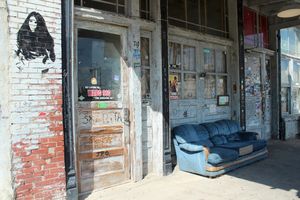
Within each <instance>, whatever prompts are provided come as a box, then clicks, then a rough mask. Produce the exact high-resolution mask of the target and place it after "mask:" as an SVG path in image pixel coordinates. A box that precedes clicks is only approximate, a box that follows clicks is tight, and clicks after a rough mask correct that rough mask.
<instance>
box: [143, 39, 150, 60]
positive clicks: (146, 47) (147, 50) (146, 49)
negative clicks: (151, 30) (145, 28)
mask: <svg viewBox="0 0 300 200" xmlns="http://www.w3.org/2000/svg"><path fill="white" fill-rule="evenodd" d="M149 53H150V47H149V38H144V37H142V38H141V56H142V59H141V60H142V66H150V56H149Z"/></svg>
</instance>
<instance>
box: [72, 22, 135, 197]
mask: <svg viewBox="0 0 300 200" xmlns="http://www.w3.org/2000/svg"><path fill="white" fill-rule="evenodd" d="M79 29H85V30H90V31H96V32H99V33H108V34H115V35H119V36H120V42H121V43H120V46H121V58H126V57H127V55H128V45H127V39H128V32H127V29H126V28H125V27H121V26H114V25H110V24H105V23H99V22H92V21H90V20H81V19H80V20H75V22H74V28H73V30H74V31H73V32H74V33H73V34H74V40H73V49H74V50H73V51H74V54H73V68H72V75H71V76H72V94H73V95H72V113H73V120H72V121H73V127H74V129H73V131H74V143H73V148H74V149H75V152H74V158H75V171H76V177H77V188H78V191H79V182H80V176H79V174H80V173H79V162H78V161H79V160H78V153H79V150H78V140H77V138H78V134H79V133H78V130H79V128H78V110H77V108H78V74H77V72H78V65H77V61H78V58H77V49H78V30H79ZM121 58H120V59H121ZM120 67H121V70H120V75H121V77H120V78H121V85H120V93H121V94H122V99H121V101H117V102H122V108H123V110H124V108H129V104H130V102H129V93H130V88H129V87H127V91H124V87H125V85H129V75H128V74H129V67H128V65H127V62H125V61H124V59H121V62H120ZM125 92H126V94H125ZM129 120H130V119H129ZM130 129H131V127H130V123H129V125H125V123H124V132H125V131H126V132H127V133H126V134H127V138H126V139H125V138H124V139H125V140H126V141H125V140H124V141H123V142H124V145H126V149H127V160H125V161H124V165H127V166H124V167H125V169H126V170H127V171H126V175H127V176H128V179H127V181H131V179H132V175H131V169H132V167H133V166H132V161H131V160H132V158H131V154H132V148H133V147H132V145H131V144H130V140H131V136H132V135H131V133H130ZM124 134H125V133H124ZM127 181H125V183H126V182H127ZM122 183H124V182H122ZM100 189H103V188H100ZM93 191H97V189H94V190H93ZM78 194H80V193H78ZM83 194H84V193H83Z"/></svg>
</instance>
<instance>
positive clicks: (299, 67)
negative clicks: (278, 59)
mask: <svg viewBox="0 0 300 200" xmlns="http://www.w3.org/2000/svg"><path fill="white" fill-rule="evenodd" d="M293 64H294V65H293V83H298V84H299V83H300V62H299V61H296V60H294V62H293Z"/></svg>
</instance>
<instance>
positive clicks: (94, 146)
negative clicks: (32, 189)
mask: <svg viewBox="0 0 300 200" xmlns="http://www.w3.org/2000/svg"><path fill="white" fill-rule="evenodd" d="M75 38H76V41H75V49H76V52H75V65H74V66H75V69H74V83H73V86H74V95H75V97H74V99H75V108H74V109H75V124H76V151H77V153H76V158H77V173H78V185H79V187H78V188H79V193H81V194H82V193H87V192H91V191H94V190H98V189H103V188H107V187H111V186H113V185H116V184H120V183H124V182H126V181H128V180H129V179H130V153H129V152H130V151H129V149H130V148H129V109H128V83H127V82H128V78H127V76H128V72H127V70H128V68H127V65H126V63H125V61H124V60H123V58H124V57H125V55H126V41H127V34H126V30H125V29H123V28H120V27H113V26H111V25H102V24H96V23H93V24H91V23H89V22H81V21H79V22H76V25H75Z"/></svg>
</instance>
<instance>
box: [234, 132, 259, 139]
mask: <svg viewBox="0 0 300 200" xmlns="http://www.w3.org/2000/svg"><path fill="white" fill-rule="evenodd" d="M239 136H240V138H241V140H257V136H258V133H256V132H251V131H241V132H239Z"/></svg>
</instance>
